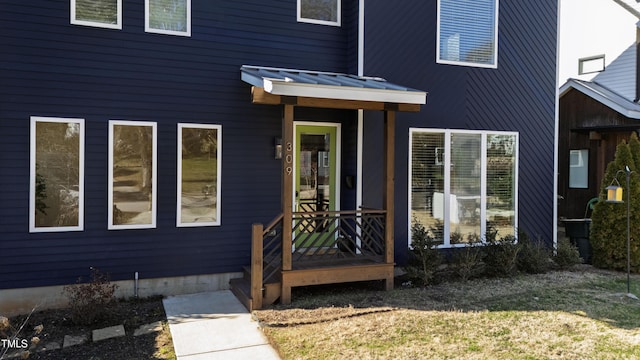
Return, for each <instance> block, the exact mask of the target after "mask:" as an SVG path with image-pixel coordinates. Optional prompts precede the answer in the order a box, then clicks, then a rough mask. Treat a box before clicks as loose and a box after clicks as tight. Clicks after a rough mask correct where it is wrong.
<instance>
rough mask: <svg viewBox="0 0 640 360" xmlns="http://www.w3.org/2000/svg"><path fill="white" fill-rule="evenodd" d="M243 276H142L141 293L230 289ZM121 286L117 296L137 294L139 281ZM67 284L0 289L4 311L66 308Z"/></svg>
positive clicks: (0, 308)
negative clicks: (230, 283)
mask: <svg viewBox="0 0 640 360" xmlns="http://www.w3.org/2000/svg"><path fill="white" fill-rule="evenodd" d="M239 277H242V273H241V272H237V273H235V272H234V273H223V274H207V275H194V276H180V277H168V278H156V279H145V278H142V277H140V279H139V280H138V289H137V292H138V297H140V298H144V297H149V296H154V295H162V296H170V295H183V294H194V293H200V292H206V291H218V290H228V289H229V280H231V279H233V278H239ZM112 283H113V284H116V285H117V286H118V288H117V289H116V294H115V296H116V297H117V298H127V299H128V298H132V297H135V295H136V293H135V291H136V289H135V281H134V280H124V281H113V282H112ZM63 287H64V285H59V286H45V287H36V288H23V289H2V290H0V315H3V316H7V317H10V316H14V315H19V314H26V313H29V312H30V311H31V310H32V309H33V308H34V307H37V309H36V311H37V310H44V309H52V308H64V307H66V306H67V305H68V300H67V298H66V297H65V295H64V293H63Z"/></svg>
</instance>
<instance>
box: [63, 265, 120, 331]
mask: <svg viewBox="0 0 640 360" xmlns="http://www.w3.org/2000/svg"><path fill="white" fill-rule="evenodd" d="M116 288H117V285H115V284H111V282H110V281H109V276H108V275H106V274H103V273H102V272H100V271H99V270H98V269H96V268H93V267H92V268H91V280H90V281H89V282H88V283H82V278H79V279H78V282H77V284H75V285H67V286H65V287H64V288H63V292H64V293H65V295H66V296H67V298H68V299H69V306H70V308H71V320H72V321H73V322H74V323H75V324H78V325H89V324H92V323H94V322H95V321H98V320H100V319H101V318H102V317H103V316H105V315H106V313H107V311H108V308H109V305H110V304H111V303H112V302H113V301H114V300H115V297H114V293H115V291H116Z"/></svg>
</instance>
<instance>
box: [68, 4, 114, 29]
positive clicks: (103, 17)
mask: <svg viewBox="0 0 640 360" xmlns="http://www.w3.org/2000/svg"><path fill="white" fill-rule="evenodd" d="M71 23H72V24H76V25H87V26H96V27H103V28H110V29H122V0H71Z"/></svg>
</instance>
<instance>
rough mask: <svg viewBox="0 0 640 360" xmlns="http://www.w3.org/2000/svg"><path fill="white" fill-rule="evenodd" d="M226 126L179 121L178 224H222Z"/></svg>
mask: <svg viewBox="0 0 640 360" xmlns="http://www.w3.org/2000/svg"><path fill="white" fill-rule="evenodd" d="M221 169H222V126H220V125H205V124H178V208H177V226H211V225H220V185H221V183H222V181H221Z"/></svg>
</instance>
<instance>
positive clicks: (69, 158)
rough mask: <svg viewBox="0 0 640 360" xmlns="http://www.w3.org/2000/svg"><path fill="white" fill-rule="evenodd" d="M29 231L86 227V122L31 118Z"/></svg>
mask: <svg viewBox="0 0 640 360" xmlns="http://www.w3.org/2000/svg"><path fill="white" fill-rule="evenodd" d="M30 142H31V145H30V177H29V178H30V181H29V183H30V184H29V185H30V186H29V231H30V232H47V231H81V230H83V228H84V220H83V218H84V119H68V118H53V117H36V116H33V117H31V141H30Z"/></svg>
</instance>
